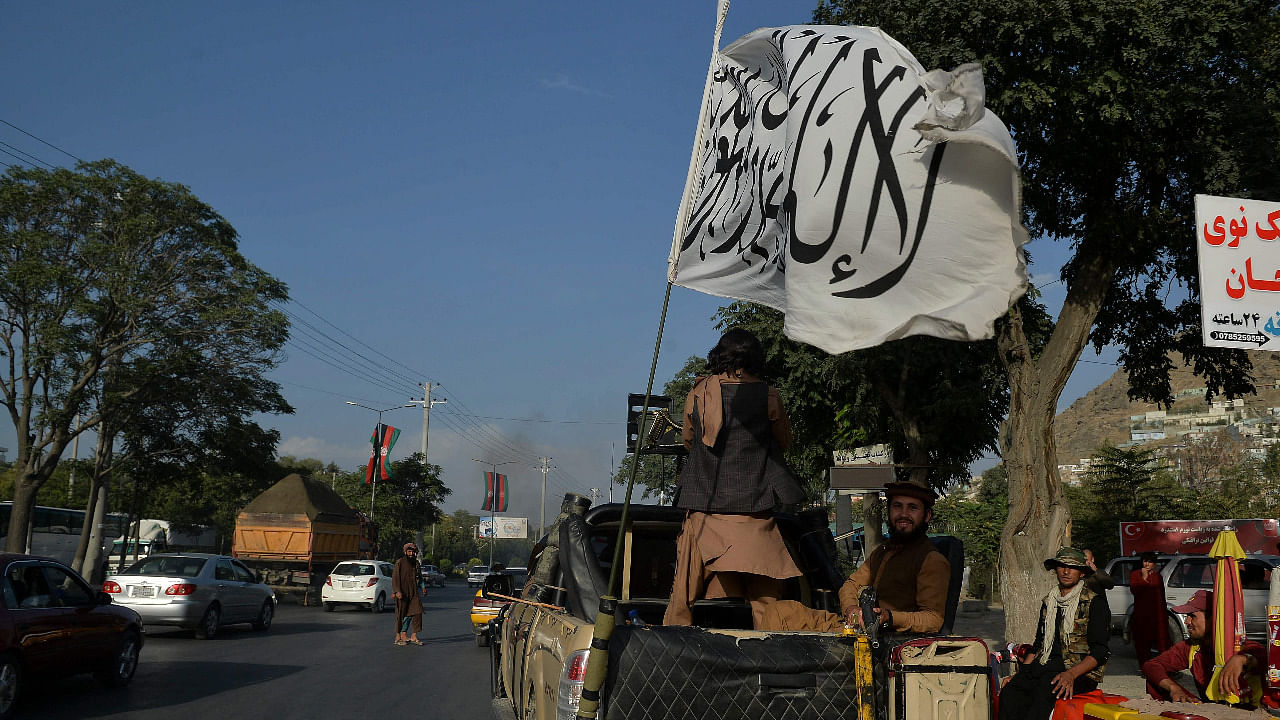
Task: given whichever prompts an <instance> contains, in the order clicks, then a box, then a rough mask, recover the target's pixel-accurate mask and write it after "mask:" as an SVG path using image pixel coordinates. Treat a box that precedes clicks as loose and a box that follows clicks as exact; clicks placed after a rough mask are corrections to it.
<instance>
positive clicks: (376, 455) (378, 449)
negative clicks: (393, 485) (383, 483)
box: [364, 424, 400, 485]
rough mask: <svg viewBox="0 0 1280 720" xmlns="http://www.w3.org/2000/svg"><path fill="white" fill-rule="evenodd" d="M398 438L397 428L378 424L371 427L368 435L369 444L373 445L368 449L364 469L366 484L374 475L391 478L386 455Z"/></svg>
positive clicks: (386, 478) (398, 430)
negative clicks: (366, 463) (370, 433)
mask: <svg viewBox="0 0 1280 720" xmlns="http://www.w3.org/2000/svg"><path fill="white" fill-rule="evenodd" d="M399 439H400V429H399V428H394V427H391V426H390V425H382V424H379V425H378V426H377V427H376V428H374V429H373V435H372V436H370V437H369V444H370V445H372V446H373V447H372V448H370V450H369V465H368V467H366V468H365V471H364V482H365V484H366V485H368V484H369V483H370V482H373V479H374V477H381V478H382V479H383V480H390V479H391V467H390V466H389V465H388V464H387V455H389V454H390V453H391V448H393V447H395V445H396V440H399Z"/></svg>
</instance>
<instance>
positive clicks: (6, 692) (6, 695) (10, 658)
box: [0, 654, 25, 720]
mask: <svg viewBox="0 0 1280 720" xmlns="http://www.w3.org/2000/svg"><path fill="white" fill-rule="evenodd" d="M24 681H25V678H24V677H23V672H22V663H21V662H19V661H18V656H17V655H12V654H10V655H5V656H3V657H0V720H9V718H11V717H13V709H14V707H15V705H16V704H17V702H18V699H19V698H20V697H21V696H22V689H23V686H22V683H23V682H24Z"/></svg>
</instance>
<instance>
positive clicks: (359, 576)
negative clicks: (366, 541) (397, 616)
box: [320, 560, 395, 613]
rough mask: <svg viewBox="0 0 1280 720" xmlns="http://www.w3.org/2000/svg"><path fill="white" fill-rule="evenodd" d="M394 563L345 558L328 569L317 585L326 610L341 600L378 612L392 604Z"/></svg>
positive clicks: (329, 609)
mask: <svg viewBox="0 0 1280 720" xmlns="http://www.w3.org/2000/svg"><path fill="white" fill-rule="evenodd" d="M394 570H395V567H394V566H393V565H392V564H391V563H389V562H382V561H380V560H347V561H345V562H340V563H338V566H337V567H335V568H334V569H333V572H331V573H329V577H328V578H326V579H325V581H324V585H322V586H321V587H320V601H321V602H322V603H324V611H325V612H333V609H334V608H335V607H337V606H338V605H339V604H340V603H349V604H352V605H363V606H365V607H367V608H369V609H370V610H372V611H373V612H376V613H380V612H382V611H383V610H385V609H387V607H389V606H390V605H392V604H393V603H392V600H391V595H392V593H393V592H394V591H393V590H392V588H391V574H392V572H393V571H394Z"/></svg>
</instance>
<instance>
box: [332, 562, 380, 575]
mask: <svg viewBox="0 0 1280 720" xmlns="http://www.w3.org/2000/svg"><path fill="white" fill-rule="evenodd" d="M333 574H334V575H355V576H357V577H358V576H362V575H372V574H373V565H371V564H369V563H353V562H347V563H341V564H339V565H338V567H336V568H334V569H333Z"/></svg>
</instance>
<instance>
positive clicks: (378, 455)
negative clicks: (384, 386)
mask: <svg viewBox="0 0 1280 720" xmlns="http://www.w3.org/2000/svg"><path fill="white" fill-rule="evenodd" d="M347 404H348V405H354V406H356V407H358V408H364V409H365V410H369V411H371V412H376V413H378V424H377V425H375V426H374V428H373V437H374V446H373V453H372V454H373V478H372V480H373V492H372V493H371V494H370V495H369V522H373V501H374V499H375V498H377V497H378V475H379V474H380V473H381V472H382V467H383V464H384V463H385V462H386V458H384V457H382V440H383V437H384V436H383V433H384V430H383V429H382V427H383V425H382V413H384V412H391V411H392V410H399V409H401V408H407V407H414V404H413V403H405V404H404V405H396V406H394V407H389V408H382V409H381V410H379V409H378V408H371V407H369V406H368V405H361V404H360V403H358V402H352V401H351V400H348V401H347Z"/></svg>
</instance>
